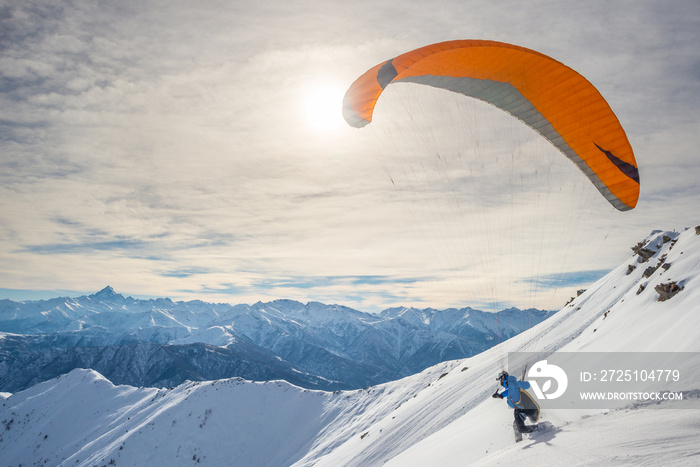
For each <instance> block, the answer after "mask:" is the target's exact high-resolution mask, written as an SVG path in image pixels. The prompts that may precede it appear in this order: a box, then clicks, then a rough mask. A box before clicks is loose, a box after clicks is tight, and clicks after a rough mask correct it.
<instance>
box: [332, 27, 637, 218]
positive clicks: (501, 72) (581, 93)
mask: <svg viewBox="0 0 700 467" xmlns="http://www.w3.org/2000/svg"><path fill="white" fill-rule="evenodd" d="M394 83H417V84H423V85H427V86H432V87H435V88H441V89H445V90H447V91H452V92H455V93H459V94H464V95H465V96H470V97H473V98H476V99H479V100H482V101H484V102H488V103H489V104H492V105H494V106H495V107H498V108H500V109H502V110H503V111H505V112H507V113H509V114H510V115H512V116H513V117H515V118H518V119H519V120H521V121H522V122H523V123H525V124H526V125H528V126H529V127H531V128H532V129H534V130H535V131H537V132H538V133H539V134H540V135H542V136H543V137H544V138H545V139H547V140H548V141H549V142H550V143H551V144H553V145H554V146H555V147H556V148H557V149H559V151H561V152H562V153H563V154H564V155H565V156H566V157H568V158H569V159H570V160H571V161H572V162H573V163H574V164H576V165H577V166H578V168H579V169H580V170H581V171H582V172H583V173H584V174H585V175H586V176H587V177H588V179H589V180H590V181H591V182H592V183H593V184H594V185H595V187H596V188H597V189H598V191H599V192H600V193H601V194H602V195H603V196H604V197H605V198H606V199H607V200H608V202H610V204H612V205H613V206H614V207H615V208H617V209H618V210H620V211H627V210H629V209H632V208H634V207H635V206H636V204H637V200H638V199H639V172H638V169H637V163H636V160H635V158H634V153H633V151H632V147H631V145H630V143H629V141H628V139H627V136H626V134H625V131H624V129H623V128H622V126H621V125H620V122H619V121H618V119H617V117H616V116H615V114H614V113H613V111H612V109H611V108H610V106H609V105H608V103H607V102H606V101H605V99H604V98H603V96H602V95H601V94H600V93H599V92H598V90H597V89H596V88H595V87H594V86H593V85H592V84H591V83H590V82H588V80H586V79H585V78H584V77H583V76H581V75H580V74H579V73H577V72H576V71H574V70H572V69H571V68H569V67H567V66H566V65H564V64H562V63H560V62H558V61H556V60H554V59H552V58H550V57H548V56H546V55H544V54H541V53H539V52H536V51H533V50H529V49H526V48H524V47H519V46H516V45H510V44H505V43H501V42H494V41H485V40H457V41H449V42H441V43H437V44H432V45H428V46H425V47H421V48H419V49H416V50H413V51H410V52H407V53H405V54H403V55H399V56H398V57H395V58H393V59H391V60H387V61H385V62H383V63H381V64H379V65H377V66H375V67H373V68H371V69H370V70H368V71H367V72H365V73H364V74H363V75H362V76H360V77H359V78H358V79H357V80H356V81H355V82H354V83H353V84H352V85H351V86H350V88H349V89H348V91H347V92H346V94H345V98H344V101H343V116H344V118H345V120H346V122H347V123H348V124H349V125H351V126H353V127H357V128H361V127H363V126H365V125H367V124H368V123H370V122H371V121H372V115H373V112H374V108H375V105H376V103H377V100H378V99H379V97H380V95H381V94H382V92H383V91H384V89H386V87H387V86H390V85H392V84H394Z"/></svg>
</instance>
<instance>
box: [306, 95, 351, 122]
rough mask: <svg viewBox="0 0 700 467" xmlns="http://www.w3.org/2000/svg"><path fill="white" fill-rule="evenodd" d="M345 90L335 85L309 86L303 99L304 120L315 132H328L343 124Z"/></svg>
mask: <svg viewBox="0 0 700 467" xmlns="http://www.w3.org/2000/svg"><path fill="white" fill-rule="evenodd" d="M344 93H345V89H344V88H343V87H341V86H339V85H335V84H318V85H313V86H309V88H308V90H307V92H306V97H305V110H306V120H307V122H308V124H309V125H310V126H312V127H313V128H314V129H316V130H323V131H330V130H334V129H337V128H339V127H341V126H342V125H343V124H344V121H343V115H342V106H343V95H344Z"/></svg>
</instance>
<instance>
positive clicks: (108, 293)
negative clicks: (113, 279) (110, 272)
mask: <svg viewBox="0 0 700 467" xmlns="http://www.w3.org/2000/svg"><path fill="white" fill-rule="evenodd" d="M118 295H119V294H118V293H117V292H115V291H114V289H113V288H112V286H110V285H108V286H107V287H105V288H104V289H102V290H100V291H99V292H97V293H96V294H93V295H92V296H93V297H96V298H112V297H116V296H118Z"/></svg>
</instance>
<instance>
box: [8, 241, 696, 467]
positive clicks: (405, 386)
mask: <svg viewBox="0 0 700 467" xmlns="http://www.w3.org/2000/svg"><path fill="white" fill-rule="evenodd" d="M664 265H666V266H664ZM669 284H675V291H676V292H677V294H675V295H673V296H671V297H670V298H668V297H663V296H662V295H663V293H664V291H665V290H668V289H669ZM660 298H665V300H663V301H660V300H659V299H660ZM699 303H700V235H698V234H696V233H695V232H694V231H692V230H688V231H685V232H683V233H682V234H680V235H679V234H677V233H675V232H665V233H664V232H654V233H653V234H652V235H651V236H650V237H649V238H647V239H646V240H645V242H643V245H641V246H640V247H639V248H637V249H636V251H635V252H634V254H633V255H631V256H630V258H629V260H628V261H626V262H625V263H623V264H621V265H620V266H619V267H618V268H616V269H615V270H613V271H611V272H610V273H609V274H608V275H606V276H605V277H604V278H602V279H600V280H599V281H598V282H596V283H595V284H594V285H593V286H592V287H589V289H588V290H587V291H586V292H585V293H583V294H582V295H580V296H579V297H577V298H576V299H575V300H574V301H573V302H571V303H570V304H568V305H567V306H565V307H564V308H563V309H562V310H561V311H559V312H558V313H556V314H554V315H553V316H551V317H550V318H549V319H547V320H545V321H544V322H542V323H540V324H539V325H537V326H535V327H533V328H532V329H530V330H528V331H525V332H523V333H521V334H519V335H518V336H516V337H514V338H512V339H510V340H508V341H506V342H503V343H501V344H500V345H497V346H494V347H492V348H490V349H488V350H486V351H485V352H482V353H481V354H479V355H476V356H473V357H471V358H467V359H460V360H454V361H448V362H443V363H439V364H437V365H435V366H432V367H430V368H428V369H426V370H424V371H422V372H420V373H418V374H415V375H412V376H409V377H406V378H403V379H401V380H397V381H392V382H388V383H385V384H381V385H378V386H373V387H369V388H366V389H359V390H353V391H335V392H326V391H318V390H308V389H303V388H300V387H298V386H295V385H292V384H289V383H287V382H285V381H267V382H253V381H246V380H243V379H240V378H232V379H223V380H217V381H209V382H187V383H184V384H182V385H179V386H177V387H175V388H172V389H155V388H135V387H131V386H115V385H113V384H112V383H111V382H109V381H108V380H107V379H105V378H104V377H103V376H102V375H100V374H98V373H97V372H94V371H91V370H74V371H72V372H70V373H69V374H67V375H63V376H60V377H58V378H56V379H54V380H51V381H46V382H43V383H40V384H37V385H36V386H34V387H32V388H30V389H27V390H25V391H21V392H18V393H16V394H13V395H9V394H6V395H5V396H9V397H7V398H6V399H5V400H2V401H0V402H1V405H2V407H0V459H3V461H4V463H5V464H7V465H18V464H22V465H66V466H68V465H71V466H72V465H75V466H92V465H212V466H221V465H246V466H311V465H314V466H341V465H342V466H373V465H388V466H425V465H441V466H448V467H449V466H464V465H510V464H515V463H518V464H523V465H591V466H593V465H689V466H690V465H697V459H698V448H697V440H698V436H700V417H698V410H699V409H698V407H700V406H699V404H700V399H698V397H699V396H698V395H699V394H700V365H698V359H697V355H699V352H700V341H698V339H697V336H698V329H700V306H699V305H698V304H699ZM533 343H535V344H534V347H535V348H533ZM522 350H535V351H538V352H547V353H549V354H550V355H552V354H560V353H562V352H573V353H582V352H588V353H595V354H592V355H596V356H599V355H606V354H607V355H609V353H610V352H659V353H668V352H685V353H686V354H684V355H685V358H683V359H681V360H675V361H674V364H677V367H676V369H678V370H679V372H680V374H681V375H683V376H684V379H683V384H684V389H686V391H684V394H686V395H687V396H688V397H687V400H686V401H685V402H686V403H687V404H686V406H683V405H674V404H675V402H673V401H667V402H654V403H641V404H640V403H634V402H630V401H620V402H618V403H617V405H616V407H614V408H610V409H578V408H576V407H573V408H566V409H551V410H543V413H542V419H543V420H545V421H547V422H548V423H549V424H551V427H550V428H549V429H547V430H545V431H544V432H541V433H537V434H534V435H532V436H531V437H526V439H525V440H524V441H523V442H521V443H517V444H516V443H514V441H513V433H512V428H511V424H512V420H513V418H512V417H513V416H512V410H509V409H508V408H507V406H506V404H505V402H504V401H501V400H496V399H492V398H491V397H490V395H491V393H493V391H494V389H496V382H495V381H494V378H495V375H496V373H497V372H498V371H499V370H500V369H501V367H500V366H499V363H500V361H501V358H502V356H503V355H507V354H508V352H516V351H522ZM596 358H600V357H596ZM688 405H689V406H690V407H691V408H687V407H688ZM684 407H685V408H684Z"/></svg>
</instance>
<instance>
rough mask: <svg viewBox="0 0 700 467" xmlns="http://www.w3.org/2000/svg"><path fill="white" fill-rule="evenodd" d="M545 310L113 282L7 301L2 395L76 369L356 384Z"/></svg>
mask: <svg viewBox="0 0 700 467" xmlns="http://www.w3.org/2000/svg"><path fill="white" fill-rule="evenodd" d="M550 314H551V313H548V312H545V311H540V310H535V309H529V310H522V311H521V310H518V309H508V310H503V311H501V312H498V313H488V312H483V311H479V310H475V309H472V308H463V309H459V310H458V309H448V310H435V309H425V310H419V309H415V308H396V309H390V310H385V311H384V312H382V313H380V314H370V313H363V312H361V311H357V310H354V309H351V308H348V307H343V306H340V305H325V304H322V303H318V302H309V303H307V304H302V303H300V302H296V301H292V300H276V301H272V302H269V303H262V302H258V303H255V304H253V305H246V304H241V305H228V304H211V303H206V302H202V301H190V302H173V301H172V300H170V299H168V298H159V299H150V300H138V299H134V298H132V297H124V296H123V295H121V294H118V293H116V292H115V291H114V289H112V288H111V287H109V286H108V287H105V288H104V289H102V290H101V291H99V292H97V293H95V294H92V295H88V296H82V297H76V298H65V297H63V298H55V299H51V300H40V301H29V302H14V301H11V300H3V301H0V332H4V333H6V335H5V339H2V340H1V341H0V357H2V359H0V390H4V391H9V392H16V391H18V390H22V389H25V388H27V387H30V386H31V385H33V384H36V383H38V382H40V381H45V380H47V379H51V378H53V377H55V376H58V375H60V374H63V373H66V372H68V371H70V370H71V369H73V368H92V369H95V370H97V371H99V372H100V373H102V374H103V375H105V376H107V377H108V378H109V379H110V380H111V381H114V382H115V383H118V384H130V385H134V386H157V387H169V386H174V385H177V384H180V383H182V382H183V381H185V380H187V379H189V380H210V379H219V378H224V377H230V376H242V377H245V378H247V379H254V380H260V379H285V380H287V381H290V382H292V383H294V384H298V385H301V386H304V387H308V388H318V389H327V390H336V389H355V388H360V387H366V386H369V385H373V384H378V383H381V382H386V381H390V380H392V379H397V378H401V377H404V376H407V375H409V374H413V373H416V372H418V371H420V370H423V369H424V368H427V367H428V366H431V365H434V364H436V363H438V362H440V361H445V360H450V359H455V358H462V357H465V356H471V355H475V354H477V353H479V352H481V351H483V350H485V349H487V348H489V347H491V346H493V345H494V344H496V343H498V342H500V341H503V340H505V339H508V338H509V337H512V336H513V335H516V334H518V333H519V332H522V331H523V330H524V329H527V328H529V327H531V326H533V325H534V324H537V323H539V322H541V321H542V320H544V319H545V318H546V317H547V316H549V315H550Z"/></svg>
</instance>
